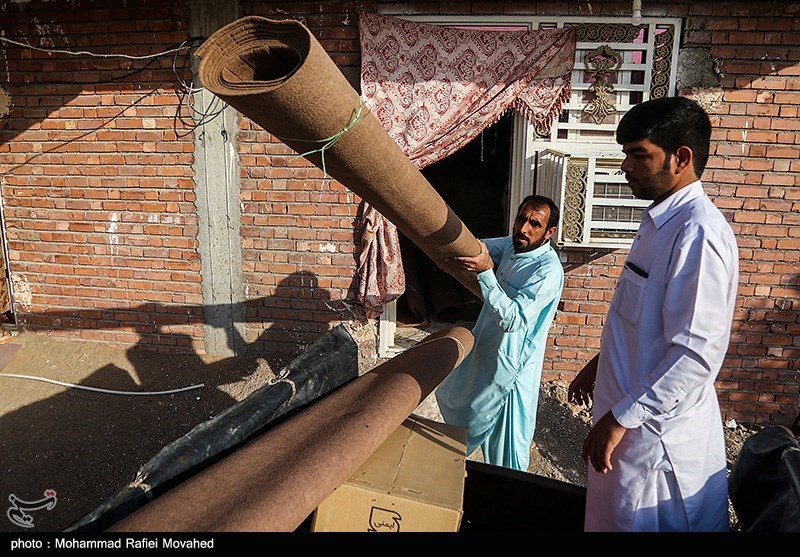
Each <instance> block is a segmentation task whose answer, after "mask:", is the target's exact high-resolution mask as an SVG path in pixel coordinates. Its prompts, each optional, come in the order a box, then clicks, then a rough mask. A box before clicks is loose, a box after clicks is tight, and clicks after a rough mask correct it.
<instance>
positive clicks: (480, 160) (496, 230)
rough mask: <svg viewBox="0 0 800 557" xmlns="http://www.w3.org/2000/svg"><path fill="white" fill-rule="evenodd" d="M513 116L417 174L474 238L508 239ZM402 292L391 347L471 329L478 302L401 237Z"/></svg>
mask: <svg viewBox="0 0 800 557" xmlns="http://www.w3.org/2000/svg"><path fill="white" fill-rule="evenodd" d="M513 129H514V115H513V113H512V112H508V113H506V114H505V115H504V116H502V117H501V118H500V119H499V120H498V121H497V122H496V123H494V124H493V125H492V126H490V127H488V128H486V129H485V130H484V131H483V132H482V133H481V134H480V135H479V136H478V137H476V138H475V139H474V140H472V141H471V142H470V143H468V144H467V145H465V146H464V147H463V148H461V149H460V150H458V151H457V152H455V153H453V154H452V155H450V156H449V157H447V158H445V159H442V160H441V161H439V162H436V163H434V164H432V165H430V166H428V167H427V168H425V169H423V170H422V174H423V175H424V176H425V178H426V179H427V180H428V182H429V183H430V184H431V186H433V188H434V189H435V190H436V191H437V193H439V195H441V196H442V199H444V201H445V202H446V203H447V204H448V205H449V206H450V207H451V208H452V209H453V211H454V212H455V213H456V215H458V217H459V218H460V219H461V220H462V221H463V222H464V224H465V225H466V227H467V228H468V229H469V230H470V232H472V234H473V235H474V236H475V237H476V238H493V237H498V236H505V235H507V234H508V230H507V229H506V228H507V214H508V204H509V189H510V188H509V184H510V177H511V149H512V133H513ZM398 234H399V237H400V250H401V254H402V261H403V269H404V271H405V275H406V291H405V293H404V294H403V295H402V296H400V298H398V299H397V301H396V306H395V308H394V312H393V315H394V320H395V329H394V347H396V349H399V350H402V349H405V348H409V347H410V346H413V345H414V344H416V343H417V342H419V340H421V339H423V338H425V337H426V336H427V335H428V334H430V333H433V332H435V331H437V330H440V329H442V328H445V327H448V326H451V325H456V324H457V325H461V326H465V327H467V328H472V326H473V325H474V324H475V321H476V320H477V318H478V314H479V313H480V310H481V307H482V305H483V304H482V302H481V300H480V299H479V298H478V297H477V296H476V295H475V294H473V293H472V292H470V291H469V290H468V289H467V288H466V287H465V286H463V285H462V284H461V283H460V282H458V281H457V280H456V279H454V278H453V277H452V276H451V275H449V274H447V273H446V272H444V271H442V270H441V269H439V267H438V266H437V265H436V264H435V263H434V262H433V261H431V260H430V258H429V257H428V256H427V255H425V254H424V253H423V252H422V250H420V249H419V248H418V247H417V246H416V245H415V244H414V243H413V242H411V241H410V240H409V239H408V238H406V237H405V236H404V235H403V234H402V233H401V232H398Z"/></svg>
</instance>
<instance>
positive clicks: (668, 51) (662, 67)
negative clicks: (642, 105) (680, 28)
mask: <svg viewBox="0 0 800 557" xmlns="http://www.w3.org/2000/svg"><path fill="white" fill-rule="evenodd" d="M674 36H675V26H674V25H669V26H667V27H666V28H665V31H663V32H662V33H659V34H658V35H656V37H655V44H654V45H653V46H654V48H653V72H652V76H651V81H650V98H651V99H659V98H661V97H666V96H667V94H668V93H669V76H670V71H671V69H672V66H671V62H672V39H673V37H674Z"/></svg>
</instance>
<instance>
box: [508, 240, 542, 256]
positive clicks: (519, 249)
mask: <svg viewBox="0 0 800 557" xmlns="http://www.w3.org/2000/svg"><path fill="white" fill-rule="evenodd" d="M547 241H549V238H545V237H542V238H541V239H540V240H539V242H538V243H535V244H529V245H528V247H523V246H522V245H521V244H520V243H518V241H517V239H516V238H514V239H512V243H513V244H514V253H527V252H529V251H533V250H535V249H536V248H539V247H542V246H543V245H544V244H545V242H547Z"/></svg>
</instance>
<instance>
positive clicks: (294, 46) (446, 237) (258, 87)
mask: <svg viewBox="0 0 800 557" xmlns="http://www.w3.org/2000/svg"><path fill="white" fill-rule="evenodd" d="M196 55H197V56H198V57H199V58H200V72H199V73H200V81H201V82H202V84H203V86H204V87H206V88H207V89H208V90H210V91H211V92H213V93H214V94H216V95H217V96H219V97H220V98H221V99H223V100H224V101H226V102H227V103H228V104H230V105H231V106H232V107H234V108H235V109H237V110H238V111H239V112H241V113H242V114H244V115H246V116H247V117H248V118H250V119H251V120H253V121H254V122H255V123H257V124H258V125H260V126H261V127H263V128H264V129H265V130H267V131H268V132H269V133H271V134H273V135H274V136H275V137H277V138H278V139H280V140H281V141H283V142H284V143H285V144H286V145H288V146H289V147H291V148H292V149H294V150H295V151H297V152H298V153H307V152H309V151H312V150H314V149H318V148H320V147H322V145H323V143H324V141H321V140H326V139H328V138H331V137H333V136H335V135H337V134H339V133H340V132H342V130H343V129H345V128H346V127H349V129H348V131H346V132H344V133H343V134H342V135H341V137H340V139H338V141H336V142H335V143H333V144H332V145H331V146H330V148H328V149H326V151H325V155H324V165H323V160H322V156H321V154H320V153H313V154H308V155H306V158H307V159H308V160H309V161H311V162H312V163H313V164H315V165H316V166H318V167H319V168H323V166H324V169H325V170H326V171H327V173H328V174H329V175H330V176H331V177H333V178H335V179H336V180H338V181H339V182H340V183H341V184H342V185H344V186H345V187H347V188H348V189H350V190H352V191H353V192H354V193H356V194H357V195H358V196H360V197H361V198H362V199H364V200H365V201H367V202H368V203H370V204H371V205H372V206H373V207H375V209H377V210H378V211H379V212H380V213H382V214H383V215H384V216H385V217H386V218H387V219H389V220H390V221H391V222H392V223H393V224H394V225H395V226H396V227H397V229H398V230H399V231H401V232H403V233H404V234H405V235H406V236H408V237H409V238H410V239H411V240H412V241H413V242H414V243H415V244H416V245H418V246H419V247H420V248H421V249H422V250H423V251H424V252H425V253H426V254H427V255H428V256H429V257H430V258H431V259H432V260H434V261H437V262H441V261H442V259H444V258H446V257H450V256H459V255H477V254H478V253H480V245H479V244H478V241H477V239H476V238H475V237H474V236H473V235H472V233H471V232H470V231H469V230H468V229H467V228H466V226H464V223H463V222H462V221H461V220H460V219H459V218H458V217H457V216H456V214H455V213H454V212H453V211H452V209H450V207H449V206H448V205H447V204H446V203H445V201H444V200H443V199H442V198H441V196H440V195H439V194H438V193H436V191H435V190H434V189H433V187H432V186H431V185H430V183H429V182H428V181H427V180H426V179H425V177H424V176H423V175H422V174H421V173H420V172H419V170H417V168H416V167H415V166H414V165H413V164H412V163H411V161H410V160H409V159H408V158H407V157H406V156H405V154H404V153H403V151H402V150H401V149H400V147H398V146H397V145H396V144H395V143H394V141H392V139H391V137H389V134H388V133H386V131H385V130H384V129H383V127H382V126H381V124H380V122H379V121H378V119H377V118H376V117H375V116H373V115H372V114H371V113H370V112H369V111H368V109H367V108H366V106H364V105H362V104H361V101H360V98H359V96H358V94H357V93H356V91H355V90H354V89H353V88H352V87H351V86H350V84H349V83H348V81H347V79H346V78H345V77H344V75H342V73H341V72H340V71H339V68H337V67H336V64H334V62H333V61H332V60H331V59H330V57H329V56H328V54H327V53H326V52H325V50H324V49H323V48H322V46H320V44H319V43H318V42H317V40H316V39H315V38H314V36H313V35H312V34H311V32H310V31H309V30H308V29H307V28H306V27H305V26H303V25H302V24H301V23H300V22H298V21H294V20H284V21H274V20H270V19H267V18H264V17H259V16H248V17H244V18H241V19H239V20H237V21H234V22H232V23H230V24H228V25H226V26H225V27H222V28H221V29H219V30H218V31H216V32H215V33H213V34H212V35H211V37H209V38H208V39H207V40H206V41H205V42H204V43H203V45H202V46H201V47H200V48H199V49H198V50H197V52H196ZM359 110H360V115H361V117H360V119H359V120H358V121H357V122H355V123H353V120H354V115H355V114H358V113H359ZM350 126H351V127H350ZM398 257H399V254H398ZM448 271H449V272H451V273H452V274H453V276H455V277H456V278H457V279H458V280H459V282H461V283H463V284H464V285H465V286H467V288H469V289H470V290H471V291H472V292H475V293H476V294H478V295H480V289H479V288H478V285H477V282H476V280H475V275H474V274H473V273H469V272H467V271H463V270H460V269H448Z"/></svg>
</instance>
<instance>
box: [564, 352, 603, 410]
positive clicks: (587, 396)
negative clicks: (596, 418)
mask: <svg viewBox="0 0 800 557" xmlns="http://www.w3.org/2000/svg"><path fill="white" fill-rule="evenodd" d="M598 359H599V356H595V357H594V358H592V359H591V360H590V361H589V363H587V364H586V365H585V366H583V369H582V370H581V371H580V373H579V374H578V375H576V376H575V379H573V380H572V383H570V384H569V391H567V402H574V403H575V404H583V405H584V406H587V407H588V406H589V403H590V401H591V400H592V397H593V396H594V380H595V377H597V361H598Z"/></svg>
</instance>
